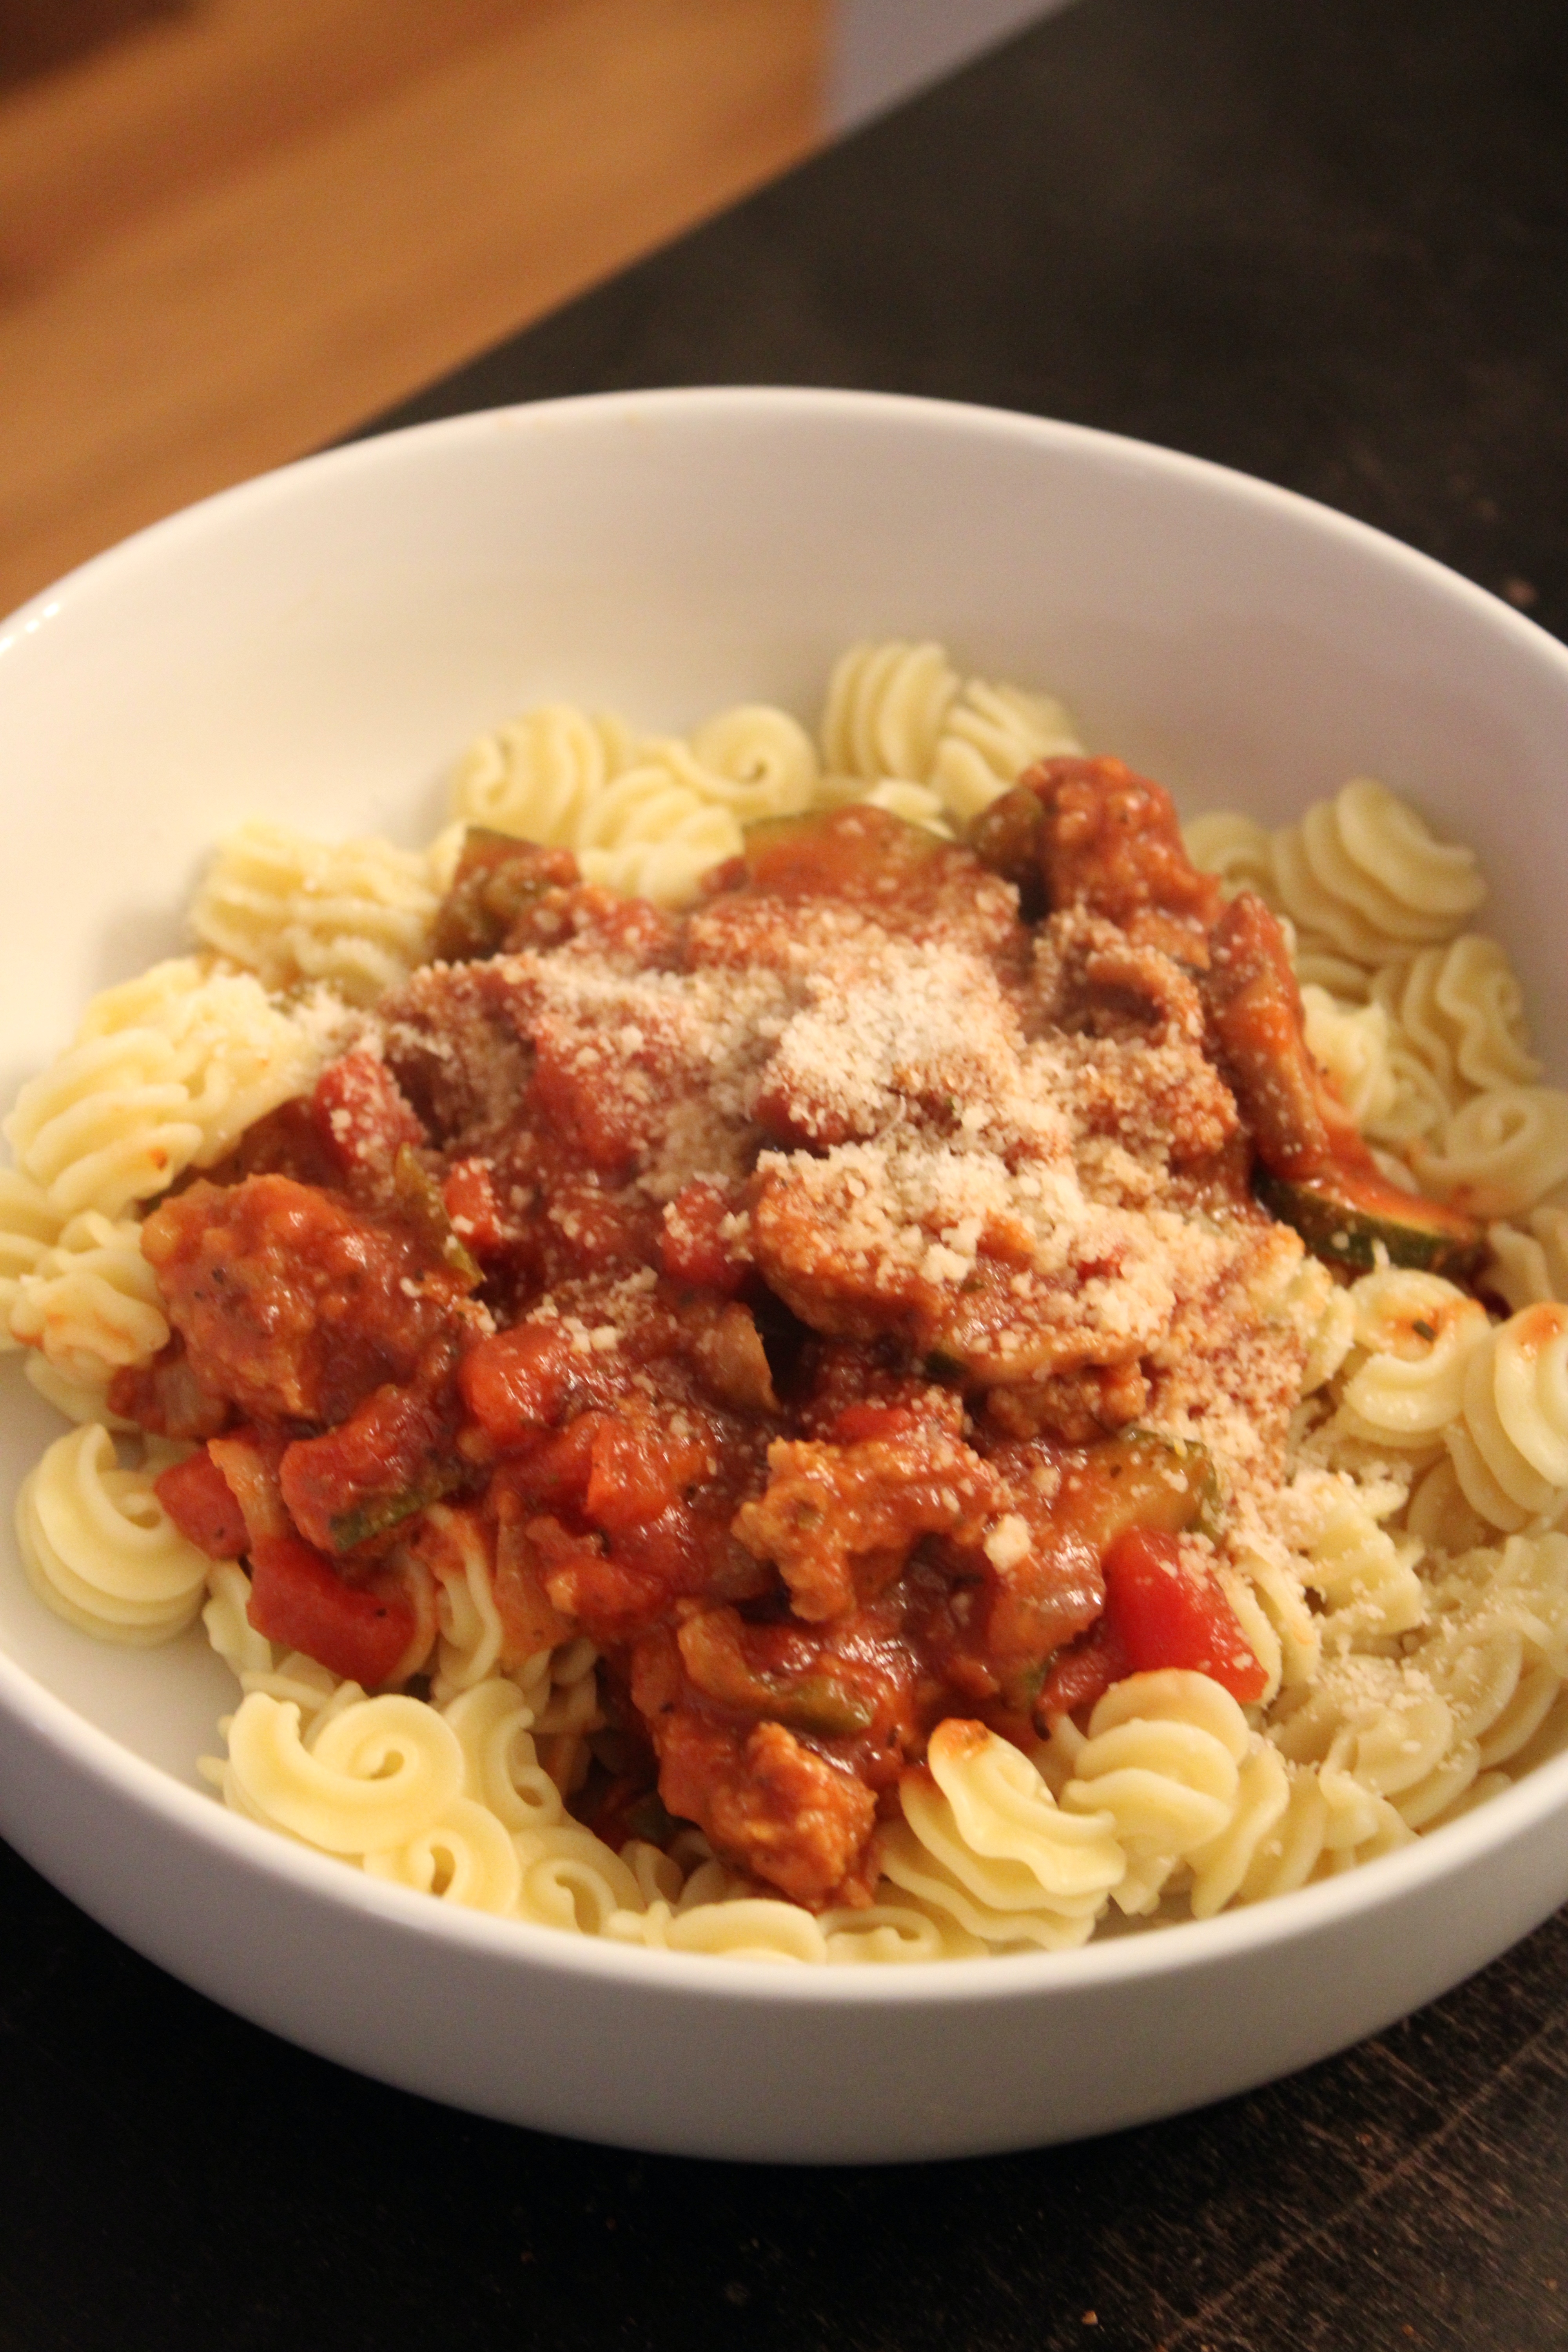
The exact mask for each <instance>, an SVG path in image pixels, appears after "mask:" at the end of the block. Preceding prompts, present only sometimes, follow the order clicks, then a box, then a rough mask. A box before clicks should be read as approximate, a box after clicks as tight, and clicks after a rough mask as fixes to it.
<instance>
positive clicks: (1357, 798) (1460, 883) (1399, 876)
mask: <svg viewBox="0 0 1568 2352" xmlns="http://www.w3.org/2000/svg"><path fill="white" fill-rule="evenodd" d="M1272 847H1273V864H1274V882H1275V889H1276V891H1277V893H1278V897H1279V905H1280V907H1281V908H1282V909H1283V911H1284V912H1285V913H1286V914H1288V915H1289V917H1290V919H1291V920H1292V921H1293V922H1294V923H1295V925H1296V927H1297V929H1298V932H1299V933H1300V937H1301V940H1302V941H1303V943H1305V942H1306V941H1308V940H1314V941H1321V942H1322V943H1324V944H1325V945H1327V946H1328V947H1329V948H1331V950H1336V951H1337V952H1338V953H1339V954H1341V955H1343V956H1346V957H1348V958H1349V959H1350V960H1351V961H1352V962H1355V963H1366V964H1381V963H1386V962H1387V961H1389V960H1390V958H1391V957H1393V956H1395V955H1397V954H1399V953H1400V952H1401V951H1402V950H1405V951H1408V950H1411V949H1415V948H1420V947H1427V946H1431V945H1435V944H1436V943H1438V942H1440V941H1442V940H1448V939H1452V938H1453V937H1454V935H1455V933H1456V932H1458V931H1459V930H1461V929H1463V927H1464V924H1465V920H1466V918H1467V917H1468V916H1469V915H1472V914H1474V912H1475V910H1476V908H1478V907H1479V905H1480V903H1481V901H1482V899H1483V898H1485V897H1486V883H1485V881H1484V880H1483V879H1482V877H1481V873H1480V868H1479V866H1478V864H1477V862H1476V857H1475V854H1474V852H1473V851H1472V850H1469V849H1467V848H1465V847H1463V846H1462V845H1459V844H1457V843H1449V842H1442V841H1439V840H1438V839H1437V838H1436V835H1434V834H1433V833H1432V832H1431V831H1430V830H1429V828H1428V827H1427V825H1426V824H1425V822H1424V821H1423V820H1422V818H1421V817H1419V816H1418V815H1417V814H1416V813H1415V810H1414V809H1413V808H1412V807H1411V806H1410V805H1409V803H1408V802H1405V801H1402V800H1400V799H1399V798H1398V797H1397V795H1396V794H1394V793H1391V792H1390V791H1389V790H1388V787H1387V786H1386V785H1385V784H1381V783H1378V782H1376V781H1375V780H1374V779H1373V778H1372V777H1370V776H1360V777H1356V778H1354V779H1353V780H1352V782H1350V783H1348V784H1345V785H1344V786H1343V787H1342V789H1341V790H1340V791H1339V792H1338V793H1336V794H1335V795H1334V798H1333V799H1332V800H1331V801H1319V802H1317V803H1315V804H1314V805H1313V806H1312V807H1311V808H1310V809H1309V810H1308V812H1307V814H1306V815H1305V816H1304V817H1303V818H1302V820H1301V822H1300V824H1294V825H1284V826H1282V827H1281V828H1280V829H1279V831H1278V832H1277V833H1276V834H1275V835H1274V836H1273V843H1272Z"/></svg>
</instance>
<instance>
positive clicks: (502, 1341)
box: [458, 1323, 574, 1450]
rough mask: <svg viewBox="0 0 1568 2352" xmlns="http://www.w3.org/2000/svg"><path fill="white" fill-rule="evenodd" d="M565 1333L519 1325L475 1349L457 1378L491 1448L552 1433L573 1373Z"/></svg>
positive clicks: (530, 1324)
mask: <svg viewBox="0 0 1568 2352" xmlns="http://www.w3.org/2000/svg"><path fill="white" fill-rule="evenodd" d="M572 1354H573V1350H572V1345H571V1341H570V1340H569V1339H567V1337H566V1335H565V1334H564V1332H562V1331H559V1330H551V1329H549V1328H546V1327H545V1326H544V1325H543V1324H542V1323H519V1324H514V1326H513V1327H512V1328H511V1329H510V1331H498V1332H497V1333H496V1334H495V1335H494V1337H493V1338H491V1339H481V1340H480V1341H479V1345H478V1347H476V1348H470V1349H469V1350H468V1354H467V1355H466V1356H465V1357H464V1359H463V1361H462V1364H461V1366H460V1368H459V1370H458V1388H459V1389H460V1390H461V1391H462V1397H463V1402H464V1403H465V1404H466V1405H467V1406H468V1411H469V1412H471V1413H472V1414H473V1416H474V1419H475V1420H476V1421H477V1422H478V1423H479V1427H480V1428H481V1429H482V1430H483V1431H484V1433H485V1435H486V1436H487V1437H488V1438H489V1440H490V1442H491V1443H492V1444H495V1445H498V1446H500V1447H501V1448H502V1449H503V1450H504V1449H505V1448H506V1447H508V1446H517V1445H522V1444H528V1443H529V1442H530V1441H531V1440H532V1439H534V1438H536V1437H537V1436H538V1435H539V1433H540V1431H541V1430H542V1429H549V1428H551V1427H552V1425H553V1424H554V1423H555V1422H557V1421H558V1420H559V1419H560V1417H561V1413H562V1411H563V1407H564V1405H565V1402H566V1396H567V1391H568V1390H569V1388H570V1387H571V1384H572V1381H573V1374H574V1367H573V1362H572Z"/></svg>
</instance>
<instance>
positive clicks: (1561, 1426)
mask: <svg viewBox="0 0 1568 2352" xmlns="http://www.w3.org/2000/svg"><path fill="white" fill-rule="evenodd" d="M1445 1441H1446V1443H1447V1448H1448V1452H1449V1454H1450V1456H1451V1458H1452V1460H1453V1465H1454V1469H1455V1472H1456V1474H1457V1475H1458V1482H1459V1485H1460V1486H1461V1487H1462V1489H1463V1491H1464V1495H1465V1499H1466V1500H1467V1502H1468V1503H1469V1504H1470V1506H1471V1507H1472V1508H1473V1509H1474V1510H1476V1511H1477V1512H1479V1515H1480V1517H1482V1518H1483V1519H1485V1520H1486V1521H1487V1522H1488V1523H1489V1525H1490V1526H1491V1527H1494V1528H1506V1529H1509V1530H1510V1531H1511V1530H1514V1529H1517V1528H1523V1527H1525V1526H1527V1525H1528V1524H1529V1522H1530V1521H1531V1519H1542V1518H1548V1517H1556V1516H1557V1514H1558V1513H1559V1512H1560V1511H1561V1510H1562V1509H1563V1506H1564V1504H1568V1307H1563V1306H1558V1305H1556V1304H1555V1303H1553V1302H1552V1301H1550V1300H1548V1301H1545V1302H1543V1303H1542V1305H1540V1306H1537V1307H1524V1308H1523V1309H1521V1312H1520V1313H1519V1314H1517V1315H1512V1316H1510V1318H1509V1319H1508V1321H1507V1322H1506V1323H1503V1324H1500V1325H1498V1326H1497V1327H1496V1328H1491V1329H1489V1331H1488V1333H1487V1335H1486V1337H1485V1339H1483V1340H1482V1341H1481V1343H1480V1344H1479V1346H1478V1347H1477V1348H1476V1349H1474V1350H1473V1351H1472V1353H1471V1355H1470V1357H1469V1359H1468V1362H1467V1365H1466V1370H1465V1379H1464V1387H1463V1392H1462V1398H1461V1407H1460V1413H1459V1417H1458V1419H1457V1420H1456V1421H1454V1422H1453V1423H1451V1424H1450V1426H1449V1427H1448V1429H1447V1432H1446V1433H1445Z"/></svg>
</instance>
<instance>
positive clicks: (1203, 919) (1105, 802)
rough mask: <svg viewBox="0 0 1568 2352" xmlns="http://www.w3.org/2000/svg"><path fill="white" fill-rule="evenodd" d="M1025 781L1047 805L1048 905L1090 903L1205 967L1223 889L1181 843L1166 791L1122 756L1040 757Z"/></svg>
mask: <svg viewBox="0 0 1568 2352" xmlns="http://www.w3.org/2000/svg"><path fill="white" fill-rule="evenodd" d="M1025 781H1026V783H1027V784H1028V786H1029V788H1030V789H1031V790H1032V791H1033V792H1034V793H1036V794H1037V796H1038V798H1039V802H1040V805H1041V808H1042V809H1043V811H1044V824H1043V826H1042V829H1041V840H1040V861H1041V866H1042V870H1043V872H1044V874H1045V879H1046V888H1047V895H1048V898H1049V902H1050V904H1051V906H1052V907H1053V908H1061V907H1086V908H1089V911H1090V913H1092V914H1096V915H1103V916H1105V917H1106V918H1107V919H1109V920H1110V922H1112V923H1115V924H1116V925H1117V926H1118V928H1119V929H1121V930H1124V931H1125V932H1126V933H1127V934H1128V936H1129V938H1130V939H1131V940H1133V941H1134V942H1135V943H1136V944H1138V945H1140V946H1150V947H1158V948H1163V949H1164V950H1165V951H1166V952H1167V953H1168V954H1171V955H1174V956H1177V957H1179V958H1181V959H1182V960H1183V961H1185V962H1188V963H1194V964H1196V965H1197V966H1198V967H1199V968H1200V969H1201V968H1202V966H1203V964H1204V962H1205V954H1204V934H1205V932H1206V931H1207V929H1209V927H1210V925H1211V924H1212V923H1213V922H1214V921H1215V918H1216V916H1217V915H1218V913H1219V911H1220V906H1221V903H1222V902H1221V897H1220V888H1219V885H1218V883H1217V882H1216V881H1215V879H1214V877H1213V876H1212V875H1209V874H1200V873H1199V872H1198V871H1197V869H1196V868H1195V866H1194V865H1193V863H1192V861H1191V859H1190V858H1189V857H1188V856H1187V853H1186V851H1185V849H1184V847H1183V845H1182V829H1181V826H1180V824H1178V822H1177V818H1176V812H1175V809H1174V807H1173V804H1172V802H1171V797H1170V794H1169V793H1166V792H1165V791H1163V788H1162V787H1161V786H1160V785H1159V784H1154V783H1151V782H1149V780H1148V778H1147V777H1145V776H1135V775H1134V774H1133V773H1132V771H1131V768H1127V767H1124V766H1123V765H1122V763H1121V761H1120V760H1046V761H1042V762H1041V764H1040V765H1039V767H1037V768H1035V769H1032V770H1031V771H1030V772H1029V774H1028V776H1027V777H1026V779H1025Z"/></svg>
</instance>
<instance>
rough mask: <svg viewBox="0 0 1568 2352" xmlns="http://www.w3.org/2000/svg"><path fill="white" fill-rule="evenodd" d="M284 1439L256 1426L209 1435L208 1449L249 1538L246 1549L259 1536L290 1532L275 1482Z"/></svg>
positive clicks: (249, 1547)
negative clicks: (225, 1434) (228, 1434)
mask: <svg viewBox="0 0 1568 2352" xmlns="http://www.w3.org/2000/svg"><path fill="white" fill-rule="evenodd" d="M288 1442H289V1441H288V1439H287V1438H286V1437H282V1436H279V1434H278V1433H277V1432H276V1431H268V1432H267V1433H265V1434H264V1433H262V1431H260V1430H259V1429H237V1430H235V1431H234V1432H233V1433H232V1434H231V1435H230V1436H228V1437H215V1438H213V1439H212V1440H211V1441H210V1443H209V1444H208V1448H207V1450H208V1452H209V1453H210V1454H211V1455H212V1458H213V1460H214V1462H215V1463H216V1465H217V1467H218V1469H219V1470H220V1471H221V1472H222V1473H223V1475H224V1478H225V1481H226V1484H227V1486H228V1488H229V1491H230V1493H231V1494H233V1496H235V1498H236V1500H237V1502H238V1504H239V1507H240V1510H241V1512H242V1513H243V1514H244V1517H245V1527H246V1533H247V1536H248V1538H249V1542H248V1544H247V1546H246V1549H247V1550H248V1549H254V1548H255V1546H256V1545H257V1544H258V1542H259V1541H260V1539H261V1538H262V1537H263V1536H287V1535H292V1533H293V1528H291V1527H290V1526H289V1514H288V1511H287V1510H286V1509H285V1507H284V1504H283V1490H282V1488H281V1487H280V1486H279V1483H278V1465H279V1463H280V1462H281V1461H282V1459H283V1454H284V1451H285V1449H286V1447H287V1445H288Z"/></svg>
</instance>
